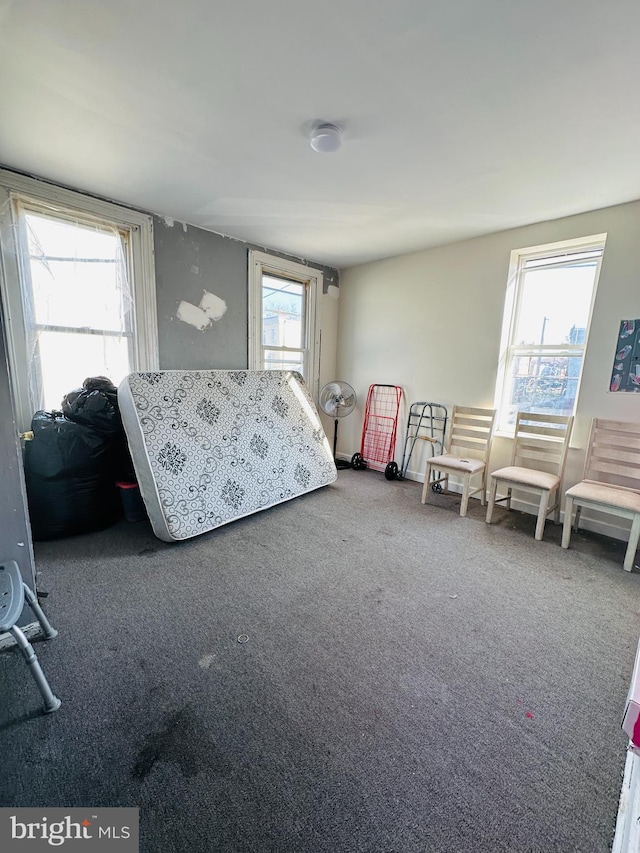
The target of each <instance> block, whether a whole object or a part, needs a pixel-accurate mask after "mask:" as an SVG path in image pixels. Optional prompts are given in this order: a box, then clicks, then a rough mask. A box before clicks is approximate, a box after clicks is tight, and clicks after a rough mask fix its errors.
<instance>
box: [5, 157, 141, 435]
mask: <svg viewBox="0 0 640 853" xmlns="http://www.w3.org/2000/svg"><path fill="white" fill-rule="evenodd" d="M16 201H19V202H20V203H21V204H22V205H23V206H24V207H25V208H28V209H29V211H30V212H34V213H37V214H43V213H44V214H45V215H50V216H53V217H55V218H56V219H61V220H64V219H68V220H70V221H73V222H79V221H84V222H86V224H88V225H90V226H91V227H92V228H95V227H96V226H97V225H98V224H99V223H101V222H102V223H104V222H107V223H108V224H109V225H110V226H112V227H115V228H116V229H118V230H119V231H120V232H121V233H125V234H126V233H128V234H129V238H130V239H129V240H128V241H127V246H126V251H127V253H128V255H127V257H128V262H129V272H130V285H131V288H132V292H133V312H132V314H131V324H132V325H131V329H130V332H131V337H130V338H129V341H130V345H131V347H132V349H133V362H132V369H133V370H157V368H158V332H157V309H156V294H155V271H154V262H153V226H152V218H151V216H149V215H148V214H144V213H139V212H138V211H135V210H129V209H128V208H123V207H120V206H119V205H116V204H113V203H111V202H106V201H102V200H101V199H95V198H92V197H90V196H86V195H83V194H81V193H78V192H75V191H73V190H67V189H63V188H62V187H57V186H55V185H53V184H48V183H46V182H44V181H40V180H37V179H34V178H29V177H27V176H24V175H18V174H16V173H14V172H9V171H6V170H2V169H0V288H1V290H2V301H3V320H4V326H5V334H6V339H7V350H8V358H9V365H10V374H11V384H12V391H13V398H14V403H15V409H16V421H17V425H18V428H19V430H21V431H24V430H26V429H28V428H29V425H30V422H31V417H32V415H33V411H34V409H33V404H32V402H31V399H30V396H29V393H28V389H27V376H28V364H27V356H26V348H25V346H24V342H25V321H24V313H23V306H22V296H21V289H22V288H21V281H22V276H23V275H24V270H23V264H24V261H25V258H24V254H23V246H22V245H21V244H20V242H19V240H20V239H21V238H20V233H19V231H18V223H17V219H16V212H15V202H16ZM27 262H28V259H27ZM107 331H108V330H107ZM82 333H84V330H83V331H82Z"/></svg>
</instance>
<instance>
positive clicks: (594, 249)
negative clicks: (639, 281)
mask: <svg viewBox="0 0 640 853" xmlns="http://www.w3.org/2000/svg"><path fill="white" fill-rule="evenodd" d="M606 236H607V235H606V234H599V235H595V236H593V237H589V238H585V239H584V240H571V241H567V242H566V243H563V244H551V245H547V246H538V247H533V248H530V249H520V250H514V251H513V252H512V253H511V263H510V273H509V279H508V284H507V295H506V300H505V313H504V319H503V330H502V342H501V351H502V352H501V356H500V365H499V371H498V381H497V383H496V398H495V406H496V408H497V409H498V421H497V432H498V433H501V434H503V435H513V427H514V419H513V410H514V402H513V398H514V362H515V360H516V359H517V358H545V359H550V358H570V359H578V358H579V359H580V370H579V375H578V376H577V386H576V392H575V396H574V400H573V405H572V411H571V412H570V414H575V409H576V405H577V400H578V394H579V389H580V382H581V380H582V372H583V367H584V355H585V353H586V347H587V338H588V334H589V327H590V324H591V317H592V313H593V304H594V301H595V294H596V289H597V286H598V279H599V275H600V267H601V263H602V256H603V254H604V246H605V240H606ZM578 266H580V267H595V269H594V277H593V284H592V287H591V294H590V302H589V306H588V312H587V321H586V332H585V340H584V342H582V343H580V344H569V343H561V344H558V343H555V344H514V343H513V337H514V335H515V334H516V331H517V329H518V326H519V320H520V312H521V310H522V301H523V293H524V282H525V279H526V276H527V274H528V273H531V272H537V271H539V270H552V269H567V268H575V267H578ZM539 378H540V379H542V377H539ZM567 380H571V382H572V383H573V382H575V381H576V377H575V376H573V375H572V376H570V377H567ZM540 384H542V382H541V383H540Z"/></svg>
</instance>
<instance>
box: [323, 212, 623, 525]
mask: <svg viewBox="0 0 640 853" xmlns="http://www.w3.org/2000/svg"><path fill="white" fill-rule="evenodd" d="M602 232H606V233H607V235H608V236H607V244H606V249H605V254H604V259H603V263H602V271H601V275H600V282H599V286H598V292H597V295H596V301H595V307H594V315H593V319H592V323H591V331H590V335H589V340H588V345H587V352H586V357H585V364H584V373H583V380H582V385H581V388H580V394H579V399H578V408H577V413H576V425H575V430H574V437H573V442H572V444H573V447H572V449H571V450H570V453H569V459H568V463H567V473H566V479H565V487H566V488H569V486H571V485H573V484H574V483H575V482H577V481H578V480H579V479H580V477H581V472H582V465H583V462H584V446H585V443H586V440H587V438H588V432H589V427H590V423H591V418H592V417H594V416H599V417H611V418H616V419H618V420H623V421H636V420H640V395H636V394H626V393H613V394H612V393H611V392H609V390H608V388H609V380H610V378H611V369H612V366H613V356H614V351H615V345H616V341H617V332H618V327H619V323H620V320H621V319H623V318H635V317H640V251H639V247H640V202H632V203H630V204H624V205H618V206H616V207H610V208H604V209H602V210H596V211H592V212H590V213H585V214H581V215H579V216H572V217H567V218H565V219H558V220H554V221H551V222H542V223H538V224H535V225H530V226H527V227H524V228H517V229H513V230H510V231H502V232H499V233H497V234H491V235H489V236H486V237H480V238H477V239H474V240H466V241H463V242H460V243H453V244H450V245H447V246H441V247H438V248H435V249H428V250H425V251H422V252H416V253H413V254H410V255H403V256H400V257H395V258H389V259H387V260H384V261H377V262H374V263H370V264H363V265H361V266H356V267H351V268H349V269H346V270H343V271H342V272H341V276H340V313H339V328H338V358H337V373H338V375H339V377H340V378H341V379H345V380H346V381H347V382H350V383H351V384H352V385H353V386H354V388H355V389H356V391H357V393H358V398H359V401H358V408H357V410H356V412H355V413H354V414H352V415H350V416H349V417H348V418H345V419H344V420H343V421H342V422H341V424H340V439H339V446H338V454H339V455H343V456H345V457H348V456H350V455H351V454H352V453H353V452H355V451H356V450H359V447H360V440H361V432H362V424H363V417H364V402H365V398H366V393H367V389H368V387H369V385H370V384H371V383H391V384H395V385H402V386H403V388H404V391H405V399H406V402H407V404H408V403H411V402H414V401H417V400H430V401H435V402H441V403H444V404H445V405H446V406H448V407H451V406H453V404H455V403H457V404H460V405H468V406H492V405H493V402H494V392H495V384H496V376H497V366H498V350H499V342H500V332H501V326H502V315H503V307H504V297H505V292H506V285H507V273H508V267H509V256H510V253H511V251H512V250H513V249H520V248H524V247H527V246H535V245H539V244H544V243H552V242H556V241H560V240H569V239H573V238H578V237H584V236H588V235H591V234H599V233H602ZM406 418H407V411H406V410H405V411H404V412H403V413H402V415H401V419H400V422H399V424H398V446H397V450H396V461H397V462H398V464H400V462H401V458H402V452H403V446H404V437H405V431H406ZM419 446H420V450H421V454H424V451H425V446H424V443H422V442H420V443H419ZM417 447H418V445H416V448H417ZM510 452H511V441H510V440H508V439H506V438H500V437H498V438H496V440H495V442H494V447H493V451H492V457H491V467H492V468H494V469H495V468H497V467H500V466H501V465H504V464H508V462H509V457H510ZM423 459H424V456H423V455H420V456H417V455H416V454H414V457H412V460H411V466H410V469H409V472H408V476H409V477H410V478H412V479H418V480H422V479H423V473H424V472H423V469H424V461H423ZM583 517H584V519H585V526H587V524H588V518H589V517H588V514H587V513H586V512H585V513H584V516H583ZM597 520H598V517H595V518H594V523H592V525H591V526H592V527H594V529H600V530H601V531H602V532H605V533H608V534H609V535H624V534H623V533H621V530H624V529H625V527H624V522H623V521H622V520H621V521H620V522H618V521H617V520H616V519H615V517H614V516H599V520H600V521H601V522H602V524H599V523H596V522H597ZM612 523H613V525H615V527H613V528H612V527H611V524H612ZM618 523H619V524H620V525H621V527H618V526H617V525H618Z"/></svg>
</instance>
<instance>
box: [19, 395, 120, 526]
mask: <svg viewBox="0 0 640 853" xmlns="http://www.w3.org/2000/svg"><path fill="white" fill-rule="evenodd" d="M31 429H32V431H33V439H32V440H31V441H27V442H25V448H24V450H25V453H24V471H25V481H26V487H27V502H28V505H29V516H30V520H31V531H32V535H33V538H34V540H36V541H42V540H46V539H58V538H60V537H62V536H75V535H76V534H79V533H89V532H91V531H93V530H103V529H104V528H105V527H109V526H111V525H112V524H114V523H115V522H116V521H117V520H118V518H119V517H121V515H122V504H121V501H120V495H119V493H118V489H117V487H116V478H115V476H114V471H115V468H116V465H117V463H118V445H119V442H118V440H117V439H116V438H115V437H114V436H109V435H108V434H105V433H101V432H99V431H98V430H96V429H93V428H92V427H90V426H85V425H84V424H79V423H75V422H74V421H71V420H69V419H68V418H65V417H64V415H63V414H62V412H42V411H41V412H36V413H35V415H34V416H33V419H32V421H31Z"/></svg>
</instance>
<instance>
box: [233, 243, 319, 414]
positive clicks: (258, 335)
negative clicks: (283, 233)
mask: <svg viewBox="0 0 640 853" xmlns="http://www.w3.org/2000/svg"><path fill="white" fill-rule="evenodd" d="M263 275H273V276H276V277H278V278H288V279H290V280H291V281H295V282H298V283H300V284H304V285H305V286H306V288H307V299H306V311H305V320H306V328H305V340H306V342H307V347H306V351H307V358H306V360H305V369H306V370H307V372H308V376H305V383H306V385H307V387H308V388H309V389H310V390H311V392H312V394H313V395H314V396H315V397H316V399H317V396H318V391H319V388H318V383H319V381H320V330H319V328H318V323H317V317H318V299H319V296H320V294H321V293H322V285H323V275H322V271H321V270H318V269H315V268H314V267H308V266H305V264H298V263H296V262H295V261H289V260H287V259H286V258H278V257H276V256H275V255H270V254H268V253H267V252H259V251H256V250H254V249H250V250H249V271H248V282H249V353H248V364H249V370H263V369H264V359H263V351H264V349H265V347H264V346H263V344H262V276H263ZM267 349H269V347H267Z"/></svg>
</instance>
